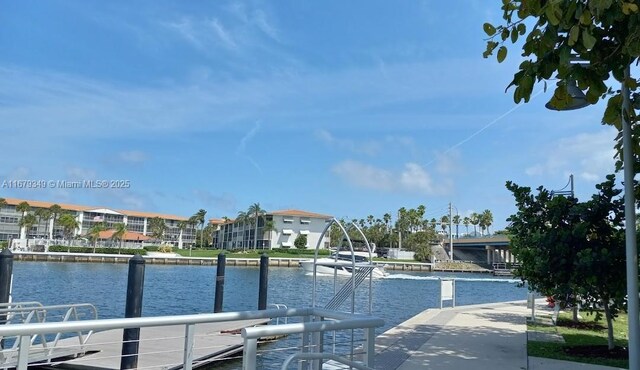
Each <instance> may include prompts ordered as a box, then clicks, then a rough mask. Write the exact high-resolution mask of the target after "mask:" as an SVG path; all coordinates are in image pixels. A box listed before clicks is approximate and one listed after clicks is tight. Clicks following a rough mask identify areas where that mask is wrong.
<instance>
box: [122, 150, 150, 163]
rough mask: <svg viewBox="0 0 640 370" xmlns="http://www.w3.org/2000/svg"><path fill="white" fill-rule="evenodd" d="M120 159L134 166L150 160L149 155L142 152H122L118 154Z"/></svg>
mask: <svg viewBox="0 0 640 370" xmlns="http://www.w3.org/2000/svg"><path fill="white" fill-rule="evenodd" d="M118 158H119V159H120V160H121V161H122V162H126V163H132V164H137V163H143V162H145V161H146V160H147V159H148V157H147V154H146V153H144V152H142V151H140V150H130V151H125V152H120V153H118Z"/></svg>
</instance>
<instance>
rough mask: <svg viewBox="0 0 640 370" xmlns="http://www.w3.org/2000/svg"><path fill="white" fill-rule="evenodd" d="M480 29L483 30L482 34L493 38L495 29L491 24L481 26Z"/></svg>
mask: <svg viewBox="0 0 640 370" xmlns="http://www.w3.org/2000/svg"><path fill="white" fill-rule="evenodd" d="M482 29H484V33H486V34H487V35H488V36H493V35H495V34H496V28H495V27H494V26H493V25H492V24H491V23H485V24H483V25H482Z"/></svg>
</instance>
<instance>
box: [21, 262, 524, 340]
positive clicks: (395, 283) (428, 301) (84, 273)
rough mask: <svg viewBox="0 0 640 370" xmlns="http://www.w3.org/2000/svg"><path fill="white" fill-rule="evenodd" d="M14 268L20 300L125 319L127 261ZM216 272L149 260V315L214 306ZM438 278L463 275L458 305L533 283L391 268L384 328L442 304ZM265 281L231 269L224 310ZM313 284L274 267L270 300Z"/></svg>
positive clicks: (247, 302)
mask: <svg viewBox="0 0 640 370" xmlns="http://www.w3.org/2000/svg"><path fill="white" fill-rule="evenodd" d="M13 270H14V281H13V299H14V301H18V302H19V301H39V302H42V303H43V304H45V305H52V304H68V303H92V304H94V305H95V306H96V307H97V308H98V313H99V317H100V318H114V317H124V306H125V295H126V285H127V270H128V266H127V265H125V264H96V263H42V262H16V263H14V268H13ZM215 276H216V267H215V266H163V265H147V266H146V271H145V286H144V297H143V310H142V312H143V316H157V315H179V314H192V313H202V312H212V311H213V300H214V298H213V297H214V287H215ZM439 277H456V278H458V280H456V303H457V305H468V304H477V303H490V302H505V301H511V300H521V299H526V289H525V288H521V287H518V286H517V284H516V281H515V280H511V279H502V278H497V279H496V278H493V276H491V275H487V274H469V273H467V274H444V273H399V272H398V273H394V272H392V274H391V275H390V276H389V277H388V278H384V279H377V280H374V281H373V283H372V291H373V312H372V314H373V315H374V316H377V317H381V318H383V319H384V320H385V326H384V327H383V328H380V329H379V330H378V332H379V333H381V332H383V331H385V330H387V329H389V328H391V327H393V326H396V325H398V324H400V323H401V322H403V321H405V320H407V319H408V318H410V317H412V316H414V315H416V314H418V313H419V312H421V311H423V310H425V309H427V308H433V307H439V305H440V303H439V292H440V288H439V283H438V281H437V278H439ZM258 281H259V269H258V268H244V267H227V268H226V278H225V292H224V293H225V297H224V310H225V311H240V310H254V309H257V301H258ZM343 281H344V280H343ZM312 287H313V281H312V277H311V276H307V275H305V274H304V273H303V271H302V269H298V268H271V269H270V270H269V291H268V302H269V303H283V304H286V305H287V306H289V307H307V306H310V304H311V295H312V290H313V288H312ZM317 291H318V304H317V305H318V306H324V304H325V303H326V302H328V300H329V299H330V297H332V296H333V277H318V287H317ZM368 291H369V290H368V282H367V281H365V282H364V283H363V284H362V285H361V287H360V288H358V295H357V299H356V311H358V312H365V313H366V312H368V300H367V295H368ZM349 302H350V300H349ZM349 304H350V303H349ZM342 309H344V310H349V309H350V305H347V304H345V305H343V306H342Z"/></svg>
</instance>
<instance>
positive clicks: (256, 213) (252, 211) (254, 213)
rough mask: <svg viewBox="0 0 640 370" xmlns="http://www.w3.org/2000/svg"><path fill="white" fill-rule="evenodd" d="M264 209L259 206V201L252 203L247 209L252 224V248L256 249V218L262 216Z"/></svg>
mask: <svg viewBox="0 0 640 370" xmlns="http://www.w3.org/2000/svg"><path fill="white" fill-rule="evenodd" d="M265 213H266V211H265V210H264V209H262V208H260V203H254V204H252V205H251V206H250V207H249V209H247V215H250V216H249V217H250V220H251V223H252V224H253V227H254V229H253V249H258V218H259V217H262V216H264V214H265Z"/></svg>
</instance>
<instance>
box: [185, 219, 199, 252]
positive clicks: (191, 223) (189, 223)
mask: <svg viewBox="0 0 640 370" xmlns="http://www.w3.org/2000/svg"><path fill="white" fill-rule="evenodd" d="M198 222H199V221H198V215H197V214H195V215H193V216H191V217H189V221H187V225H189V226H191V228H193V229H195V228H196V225H198ZM197 239H198V232H197V229H196V235H195V236H194V241H193V243H191V244H189V257H191V250H192V249H193V245H194V244H195V243H196V240H197Z"/></svg>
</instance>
